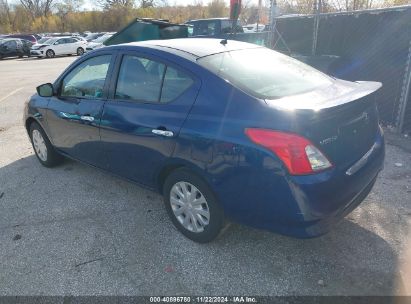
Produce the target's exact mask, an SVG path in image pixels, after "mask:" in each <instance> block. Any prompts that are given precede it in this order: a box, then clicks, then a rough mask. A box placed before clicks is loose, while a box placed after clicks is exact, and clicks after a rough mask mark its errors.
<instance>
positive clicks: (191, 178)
mask: <svg viewBox="0 0 411 304" xmlns="http://www.w3.org/2000/svg"><path fill="white" fill-rule="evenodd" d="M163 195H164V202H165V204H166V209H167V213H168V215H169V217H170V219H171V221H172V222H173V224H174V226H176V228H177V229H178V230H179V231H180V232H181V233H182V234H184V235H185V236H186V237H187V238H189V239H190V240H193V241H195V242H199V243H207V242H210V241H212V240H213V239H215V238H216V237H217V236H218V234H219V233H220V231H221V229H222V227H223V225H224V212H223V209H222V208H221V206H220V205H219V203H218V202H217V199H216V196H215V195H214V193H213V191H212V190H211V188H210V187H209V186H208V185H207V183H206V182H204V181H203V180H202V179H201V178H200V177H198V176H197V175H195V174H193V173H191V172H190V171H188V170H186V169H178V170H176V171H174V172H172V173H171V174H170V175H169V176H168V177H167V179H166V181H165V183H164V188H163Z"/></svg>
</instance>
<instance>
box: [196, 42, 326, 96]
mask: <svg viewBox="0 0 411 304" xmlns="http://www.w3.org/2000/svg"><path fill="white" fill-rule="evenodd" d="M198 63H199V64H200V65H201V66H203V67H205V68H206V69H208V70H210V71H211V72H213V73H214V74H216V75H218V76H220V77H221V78H223V79H224V80H227V81H228V82H230V83H231V84H233V85H234V86H236V87H238V88H239V89H241V90H243V91H245V92H247V93H249V94H250V95H252V96H254V97H257V98H262V99H277V98H281V97H285V96H290V95H296V94H302V93H305V92H309V91H312V90H315V89H317V88H319V87H322V86H327V85H331V84H332V81H331V78H330V77H329V76H327V75H325V74H323V73H321V72H320V71H318V70H316V69H314V68H312V67H310V66H308V65H306V64H304V63H302V62H300V61H298V60H295V59H293V58H291V57H288V56H285V55H283V54H280V53H278V52H275V51H272V50H269V49H267V48H253V49H244V50H236V51H230V52H224V53H219V54H215V55H210V56H206V57H203V58H200V59H199V60H198Z"/></svg>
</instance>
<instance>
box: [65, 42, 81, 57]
mask: <svg viewBox="0 0 411 304" xmlns="http://www.w3.org/2000/svg"><path fill="white" fill-rule="evenodd" d="M66 40H67V48H66V49H67V50H66V52H67V54H75V53H77V47H78V41H77V39H74V38H67V39H66Z"/></svg>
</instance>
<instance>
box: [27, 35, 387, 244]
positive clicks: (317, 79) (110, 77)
mask: <svg viewBox="0 0 411 304" xmlns="http://www.w3.org/2000/svg"><path fill="white" fill-rule="evenodd" d="M380 86H381V84H380V83H377V82H361V81H358V82H349V81H343V80H339V79H335V78H332V77H329V76H327V75H325V74H323V73H321V72H319V71H317V70H315V69H313V68H311V67H309V66H307V65H305V64H303V63H301V62H299V61H296V60H294V59H292V58H290V57H288V56H285V55H282V54H280V53H277V52H275V51H272V50H270V49H267V48H264V47H260V46H257V45H253V44H248V43H243V42H236V41H231V40H228V41H227V40H218V39H205V38H202V39H201V38H200V39H195V38H192V39H174V40H161V41H146V42H140V43H132V44H124V45H117V46H112V47H106V48H102V49H99V50H96V51H92V52H90V53H88V54H87V55H85V56H83V57H81V58H79V59H78V60H77V61H75V62H74V63H73V64H72V65H71V66H69V67H68V68H67V69H66V70H65V71H64V72H63V74H62V75H61V76H60V77H59V78H58V79H57V80H56V81H55V82H54V83H53V84H49V83H48V84H43V85H41V86H39V87H38V88H37V93H38V94H36V95H34V96H32V97H31V99H30V101H29V102H28V104H27V106H26V110H25V117H24V120H25V126H26V128H27V131H28V133H29V136H30V139H31V141H32V144H33V147H34V150H35V153H36V155H37V157H38V159H39V161H40V163H41V164H43V165H44V166H46V167H52V166H55V165H57V164H59V163H60V162H61V161H62V159H63V156H66V157H70V158H73V159H76V160H79V161H82V162H84V163H87V164H89V165H92V166H95V167H98V168H101V169H104V170H107V171H109V172H112V173H114V174H116V175H119V176H122V177H125V178H127V179H129V180H132V181H134V182H137V183H138V184H140V185H143V186H146V187H148V188H151V189H153V190H156V191H159V192H160V193H162V195H163V196H164V200H165V207H166V209H167V212H168V214H169V216H170V218H171V220H172V222H173V223H174V225H175V226H176V227H177V228H178V229H179V230H180V231H181V232H182V233H183V234H184V235H185V236H186V237H188V238H190V239H192V240H194V241H197V242H207V241H211V240H212V239H214V238H215V237H216V236H217V235H218V233H219V231H220V230H221V229H222V227H223V225H224V222H225V219H226V218H227V219H231V220H235V221H237V222H240V223H242V224H246V225H250V226H253V227H257V228H262V229H267V230H270V231H275V232H279V233H282V234H285V235H290V236H295V237H314V236H318V235H321V234H324V233H325V232H327V231H328V230H329V229H330V228H331V227H332V226H333V225H334V224H335V223H336V222H338V221H339V220H340V219H342V218H343V217H344V216H345V215H347V214H348V213H349V212H351V211H352V210H353V209H354V208H355V207H357V206H358V205H359V204H360V202H361V201H362V200H364V198H365V197H366V196H367V195H368V193H369V192H370V191H371V189H372V187H373V185H374V182H375V180H376V178H377V175H378V173H379V172H380V170H381V169H382V167H383V160H384V139H383V133H382V130H381V128H380V126H379V122H378V113H377V108H376V103H375V96H374V94H373V92H375V91H376V90H378V88H380Z"/></svg>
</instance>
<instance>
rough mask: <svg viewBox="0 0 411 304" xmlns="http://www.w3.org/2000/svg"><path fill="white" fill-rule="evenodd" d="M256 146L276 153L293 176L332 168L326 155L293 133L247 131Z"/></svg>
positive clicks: (265, 130)
mask: <svg viewBox="0 0 411 304" xmlns="http://www.w3.org/2000/svg"><path fill="white" fill-rule="evenodd" d="M245 134H246V135H247V136H248V137H249V138H250V139H251V140H252V141H253V142H254V143H256V144H258V145H260V146H263V147H264V148H266V149H268V150H270V151H272V152H274V153H275V154H276V155H277V156H278V157H279V158H280V159H281V160H282V162H283V163H284V165H285V166H286V167H287V169H288V171H289V172H290V174H292V175H304V174H312V173H316V172H318V171H321V170H324V169H327V168H330V167H331V166H332V165H331V163H330V161H329V160H328V159H327V157H325V155H324V154H323V153H322V152H321V151H320V150H319V149H317V148H316V147H315V146H314V145H313V144H312V143H311V142H310V141H309V140H308V139H306V138H304V137H302V136H300V135H297V134H293V133H286V132H280V131H274V130H267V129H252V128H250V129H245Z"/></svg>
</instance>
